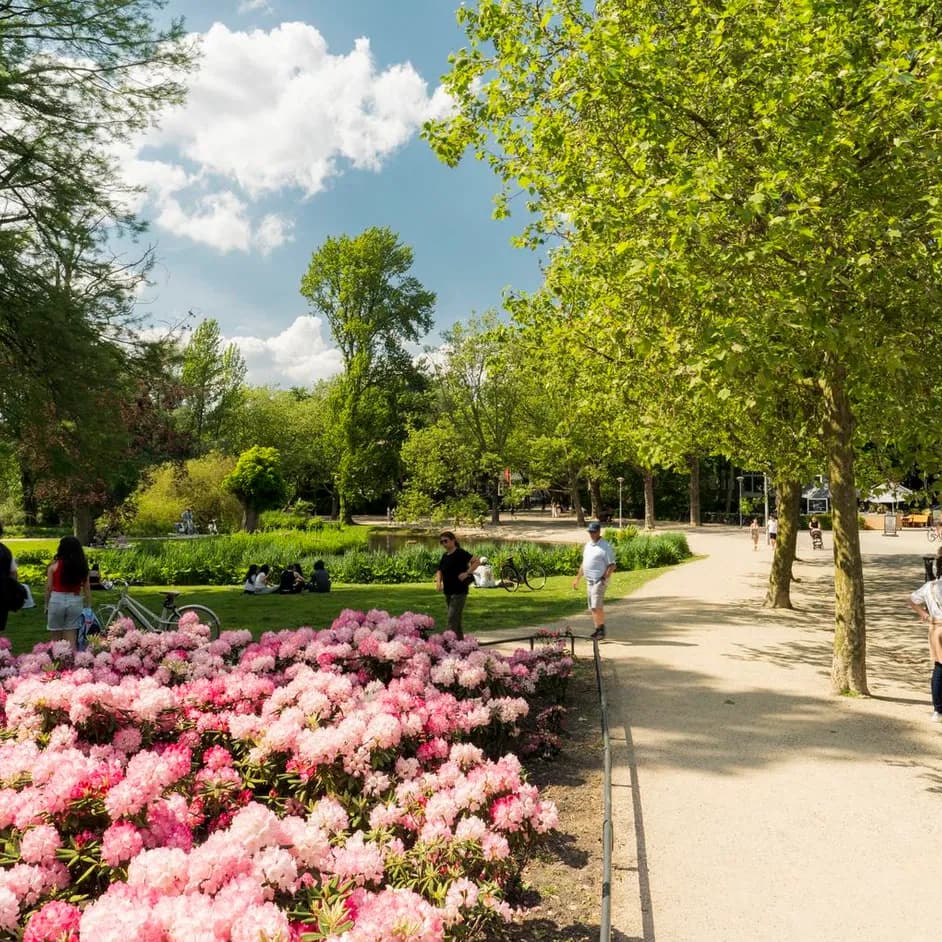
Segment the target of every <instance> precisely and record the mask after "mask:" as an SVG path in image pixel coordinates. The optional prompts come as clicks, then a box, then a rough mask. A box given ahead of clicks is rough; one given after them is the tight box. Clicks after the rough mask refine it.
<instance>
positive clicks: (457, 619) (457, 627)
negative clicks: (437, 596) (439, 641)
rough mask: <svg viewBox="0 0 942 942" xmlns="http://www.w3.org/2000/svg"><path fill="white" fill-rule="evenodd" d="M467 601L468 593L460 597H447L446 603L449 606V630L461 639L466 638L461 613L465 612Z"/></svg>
mask: <svg viewBox="0 0 942 942" xmlns="http://www.w3.org/2000/svg"><path fill="white" fill-rule="evenodd" d="M467 601H468V593H467V592H463V593H461V594H460V595H446V596H445V602H446V603H447V605H448V630H449V631H453V632H454V633H455V634H456V635H457V636H458V637H459V638H463V637H464V631H463V630H462V628H461V613H462V612H463V611H464V603H465V602H467Z"/></svg>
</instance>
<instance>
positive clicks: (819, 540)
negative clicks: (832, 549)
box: [811, 530, 824, 550]
mask: <svg viewBox="0 0 942 942" xmlns="http://www.w3.org/2000/svg"><path fill="white" fill-rule="evenodd" d="M811 548H812V549H816V550H819V549H824V538H823V537H822V536H821V531H820V530H812V531H811Z"/></svg>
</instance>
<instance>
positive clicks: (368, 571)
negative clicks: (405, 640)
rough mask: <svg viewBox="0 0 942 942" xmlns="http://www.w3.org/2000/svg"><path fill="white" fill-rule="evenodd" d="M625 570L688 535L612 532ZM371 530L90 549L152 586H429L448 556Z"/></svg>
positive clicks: (498, 556)
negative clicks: (381, 538)
mask: <svg viewBox="0 0 942 942" xmlns="http://www.w3.org/2000/svg"><path fill="white" fill-rule="evenodd" d="M611 536H612V542H613V543H614V545H615V554H616V557H617V559H618V568H619V569H621V570H631V569H653V568H656V567H658V566H672V565H674V564H676V563H679V562H681V561H682V560H684V559H686V558H688V557H689V556H690V548H689V547H688V546H687V538H686V537H685V536H684V535H683V534H682V533H663V534H658V535H657V536H648V535H646V534H645V535H638V534H637V533H636V532H634V531H622V532H621V533H618V534H617V535H616V534H614V533H613V534H611ZM367 538H368V531H367V530H365V529H363V528H357V527H352V528H346V529H337V528H332V529H327V528H323V529H320V530H318V531H315V532H299V531H294V530H290V531H274V532H269V533H256V534H248V533H237V534H233V535H231V536H219V537H213V538H211V539H199V540H145V541H141V542H138V543H134V544H132V545H131V546H130V547H128V548H127V549H124V550H89V551H88V552H89V556H90V558H94V559H95V560H97V561H98V563H99V565H100V566H101V571H102V575H103V576H104V577H105V578H109V579H127V580H128V581H129V582H136V583H143V584H146V585H235V584H238V583H239V582H241V581H242V579H243V577H244V576H245V571H246V570H247V569H248V567H249V565H250V564H251V563H263V562H266V563H268V564H269V565H270V566H271V567H272V569H273V570H275V571H276V572H277V571H278V570H280V569H283V568H284V567H285V566H287V565H288V564H289V563H300V564H301V566H302V568H303V570H304V572H305V573H306V574H307V573H310V571H311V569H312V568H313V565H314V561H315V560H317V559H322V560H324V562H325V564H326V565H327V568H328V570H329V571H330V574H331V578H332V579H333V581H334V582H335V583H346V584H348V585H349V584H367V583H376V584H380V585H392V584H396V583H403V582H424V581H426V580H428V579H431V578H432V575H433V574H434V572H435V567H436V566H437V565H438V561H439V559H440V558H441V552H440V551H439V550H438V548H437V547H436V548H431V547H425V546H420V545H411V546H407V547H405V548H403V549H402V550H400V551H399V552H398V553H394V554H390V553H386V552H384V551H381V550H375V551H368V550H366V549H365V544H366V541H367ZM466 548H467V549H468V550H469V551H471V552H474V553H476V554H477V555H479V556H487V557H488V559H489V561H490V563H491V564H492V565H493V567H494V571H495V573H497V574H499V573H500V567H501V566H502V565H503V563H504V562H505V561H506V560H507V558H508V557H511V556H512V557H513V558H514V559H515V560H516V561H517V562H518V564H523V563H530V564H539V565H540V566H542V567H543V568H544V569H545V570H546V572H547V575H572V574H574V573H575V571H576V569H578V567H579V563H580V561H581V559H582V548H581V547H580V546H578V545H559V546H539V545H536V544H533V543H495V542H493V541H491V542H487V541H474V542H473V543H472V542H469V543H468V544H467V546H466ZM17 556H18V563H19V566H20V578H21V579H22V580H23V581H24V582H30V583H32V584H33V585H36V584H37V583H41V582H43V581H45V570H46V566H48V565H49V562H50V560H51V558H52V551H51V550H50V549H49V547H48V546H46V547H43V549H41V550H39V551H33V552H28V551H27V552H22V553H18V554H17Z"/></svg>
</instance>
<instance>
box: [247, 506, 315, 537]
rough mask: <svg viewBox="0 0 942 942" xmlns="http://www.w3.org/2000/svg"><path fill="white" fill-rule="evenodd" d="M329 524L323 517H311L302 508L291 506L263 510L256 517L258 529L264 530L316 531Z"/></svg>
mask: <svg viewBox="0 0 942 942" xmlns="http://www.w3.org/2000/svg"><path fill="white" fill-rule="evenodd" d="M325 526H330V524H329V523H328V522H326V521H325V520H324V518H323V517H313V516H311V514H310V513H309V512H307V511H304V510H298V509H296V508H291V509H290V510H263V511H262V513H261V514H259V517H258V529H259V530H264V531H266V532H268V531H271V530H301V531H303V532H317V531H319V530H323V529H324V527H325Z"/></svg>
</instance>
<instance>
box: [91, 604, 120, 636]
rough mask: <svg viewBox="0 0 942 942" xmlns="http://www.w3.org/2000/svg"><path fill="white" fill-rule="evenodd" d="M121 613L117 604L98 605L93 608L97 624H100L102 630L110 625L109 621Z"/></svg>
mask: <svg viewBox="0 0 942 942" xmlns="http://www.w3.org/2000/svg"><path fill="white" fill-rule="evenodd" d="M120 614H121V611H120V609H119V608H118V606H117V605H99V606H98V608H96V609H95V617H96V618H97V619H98V624H99V625H101V630H102V631H107V630H108V629H109V628H110V627H111V623H112V622H113V621H114V620H115V619H116V618H118V616H119V615H120Z"/></svg>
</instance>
